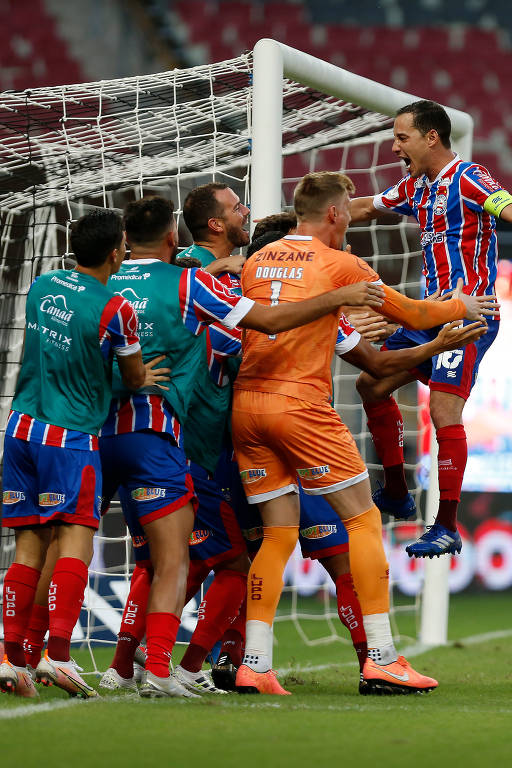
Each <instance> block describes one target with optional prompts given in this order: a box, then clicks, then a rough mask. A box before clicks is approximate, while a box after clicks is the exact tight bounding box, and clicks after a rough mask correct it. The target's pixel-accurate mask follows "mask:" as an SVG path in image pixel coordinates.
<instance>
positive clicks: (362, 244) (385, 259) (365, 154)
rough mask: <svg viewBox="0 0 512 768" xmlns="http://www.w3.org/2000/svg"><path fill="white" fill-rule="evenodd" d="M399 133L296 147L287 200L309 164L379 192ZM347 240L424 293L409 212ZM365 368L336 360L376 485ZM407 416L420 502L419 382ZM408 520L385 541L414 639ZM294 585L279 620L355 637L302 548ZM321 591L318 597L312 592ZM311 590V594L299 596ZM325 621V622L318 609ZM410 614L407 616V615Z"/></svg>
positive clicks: (343, 400)
mask: <svg viewBox="0 0 512 768" xmlns="http://www.w3.org/2000/svg"><path fill="white" fill-rule="evenodd" d="M392 136H393V133H392V131H391V130H389V129H386V128H384V129H383V130H381V131H379V132H378V133H372V134H370V135H368V136H365V137H362V138H359V137H358V138H352V139H349V140H347V141H344V142H336V143H332V144H330V145H327V146H323V147H320V148H315V149H312V150H310V151H308V152H306V153H304V152H303V153H300V154H293V155H291V156H289V157H287V158H286V160H285V164H284V169H285V178H284V181H283V205H284V206H291V204H292V198H293V189H294V187H295V185H296V184H297V182H298V181H299V179H300V178H301V176H302V175H303V174H304V173H307V172H308V171H315V170H331V171H343V172H344V173H346V174H347V175H348V176H350V178H351V179H352V180H353V181H354V183H355V185H356V195H358V196H363V195H373V194H375V193H377V192H381V191H383V190H384V189H386V188H387V187H388V186H390V185H391V184H393V183H396V181H397V180H398V179H399V178H400V177H401V175H402V168H401V164H400V162H399V161H397V160H396V159H395V158H393V157H392V155H391V151H390V149H391V142H392ZM347 242H348V243H349V244H350V245H351V247H352V252H353V253H355V254H357V255H358V256H361V257H362V258H364V259H365V260H367V261H368V262H369V263H370V264H371V266H372V267H373V268H374V269H375V270H376V271H377V272H378V273H379V275H380V276H381V277H382V279H383V280H384V282H386V283H387V284H388V285H390V286H392V287H394V288H396V289H397V290H399V291H401V292H403V293H406V294H407V295H409V296H411V297H412V298H420V297H421V296H422V288H423V282H422V280H421V265H422V257H421V248H420V242H419V232H418V227H417V224H416V223H415V222H414V221H412V220H411V219H407V218H406V217H402V216H396V217H392V218H391V217H390V218H388V219H387V220H386V222H385V223H376V222H375V221H373V222H371V223H368V224H366V225H364V226H362V225H358V226H354V227H352V228H350V229H349V231H348V234H347ZM358 375H359V371H358V370H356V369H355V368H354V367H352V366H351V365H349V364H348V363H345V362H344V361H342V360H340V359H339V358H336V360H335V364H334V398H335V407H336V410H337V411H338V413H339V414H340V415H341V417H342V419H343V421H344V422H345V424H347V426H348V427H349V429H350V431H351V432H352V434H353V436H354V438H355V440H356V442H357V445H358V448H359V450H360V452H361V456H362V457H363V460H364V461H365V463H366V464H367V466H368V469H369V470H370V479H371V484H372V488H374V487H375V486H376V482H377V481H378V480H382V471H381V466H380V464H379V463H378V458H377V456H376V454H375V449H374V447H373V442H372V440H371V436H370V434H369V432H368V428H367V424H366V415H365V413H364V410H363V408H362V406H361V401H360V398H359V396H358V394H357V391H356V388H355V381H356V379H357V377H358ZM395 396H396V399H397V402H398V405H399V407H400V409H401V411H402V414H403V417H404V452H405V460H406V465H405V468H406V477H407V480H408V486H409V489H410V490H411V493H412V494H413V496H414V497H415V499H416V502H417V509H418V510H420V506H421V504H420V501H421V503H423V499H422V498H421V488H420V486H419V484H418V481H417V477H416V469H417V464H416V461H417V442H418V440H420V439H421V436H422V433H423V431H424V428H420V425H421V424H422V423H423V422H422V419H421V416H420V414H419V412H418V410H419V409H418V399H417V386H416V384H411V385H409V386H407V387H403V388H401V389H400V390H399V392H398V393H397V394H396V395H395ZM420 518H421V516H420V515H418V519H417V521H409V523H408V525H407V526H405V525H404V524H400V523H397V522H395V521H392V520H390V521H388V522H385V523H384V526H383V530H384V542H385V547H386V552H387V555H388V560H389V562H390V583H391V587H392V588H391V611H390V613H391V619H392V627H393V634H394V636H395V639H402V640H403V639H410V638H411V635H413V636H415V635H416V632H415V630H416V628H417V624H418V620H419V601H420V596H419V592H420V589H419V588H420V585H421V577H419V576H418V573H417V571H422V564H420V566H419V568H418V566H417V563H416V562H415V561H411V560H410V559H409V558H408V557H407V555H406V553H405V549H404V547H405V542H406V541H407V540H408V539H412V538H414V535H412V534H411V532H413V531H414V529H415V522H419V521H420ZM287 582H288V584H287V586H286V587H285V590H284V594H285V595H286V593H288V594H289V597H288V601H285V600H282V601H281V606H280V615H279V617H278V620H287V619H289V618H290V617H291V618H292V620H293V622H294V624H295V626H296V628H297V632H298V633H299V635H300V637H301V639H302V640H303V642H305V643H307V644H308V645H318V644H323V643H326V642H331V641H335V640H336V641H341V642H349V639H348V638H347V635H346V633H345V632H344V630H343V628H342V627H341V624H340V622H339V619H338V614H337V611H336V602H335V601H334V600H333V599H332V595H333V594H335V590H334V585H333V583H332V581H331V579H330V578H329V577H328V575H327V574H326V572H325V570H324V569H323V568H322V566H321V565H320V564H319V563H318V562H312V561H304V560H302V558H301V555H300V549H299V548H297V550H296V551H295V553H294V556H293V558H292V560H291V561H290V563H289V565H288V569H287ZM312 595H316V600H312V599H311V596H312ZM301 596H302V597H303V598H305V597H310V599H309V600H304V599H302V600H301V599H300V597H301ZM319 613H321V614H322V615H323V618H324V623H323V625H322V626H321V629H320V630H319V625H318V615H319ZM402 615H405V616H407V620H406V621H405V622H403V621H402V620H401V616H402Z"/></svg>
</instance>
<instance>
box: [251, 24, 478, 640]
mask: <svg viewBox="0 0 512 768" xmlns="http://www.w3.org/2000/svg"><path fill="white" fill-rule="evenodd" d="M283 78H288V79H290V80H294V81H297V82H299V83H303V84H304V85H307V86H309V87H310V88H315V89H317V90H318V91H320V92H323V93H326V94H329V95H330V96H334V97H337V98H340V99H343V100H344V101H345V102H352V103H355V104H358V105H360V106H362V107H365V108H366V109H368V110H372V111H374V112H377V113H380V114H382V115H387V116H390V117H393V116H394V115H395V114H396V112H397V110H399V109H400V108H401V107H404V106H405V105H406V104H410V103H411V102H413V101H416V100H417V99H418V98H421V97H418V96H413V95H412V94H409V93H404V92H401V91H398V90H395V89H394V88H390V87H389V86H385V85H382V84H380V83H375V82H374V81H372V80H369V79H367V78H364V77H361V76H359V75H356V74H353V73H352V72H348V71H347V70H342V69H340V68H338V67H336V66H334V65H333V64H330V63H328V62H325V61H322V60H320V59H317V58H315V57H313V56H310V55H308V54H305V53H302V52H300V51H297V50H295V49H293V48H290V47H289V46H287V45H284V44H282V43H279V42H277V41H275V40H270V39H263V40H259V41H258V42H257V43H256V46H255V48H254V85H253V134H252V173H251V218H252V220H253V221H254V219H259V218H262V217H264V216H267V215H269V214H271V213H276V212H278V211H280V210H281V185H282V174H281V155H282V151H283V148H282V129H281V125H282V105H283ZM447 112H448V114H449V116H450V120H451V122H452V138H453V145H454V148H455V150H456V151H457V152H458V153H459V154H460V155H461V157H462V158H463V159H466V160H469V159H471V150H472V140H473V120H472V118H471V116H470V115H469V114H467V113H464V112H460V111H459V110H455V109H451V108H447ZM376 122H377V119H376ZM432 434H434V431H433V430H432ZM432 443H433V445H432V446H431V465H430V466H431V467H435V466H436V465H437V452H436V449H435V448H436V446H435V440H433V441H432ZM438 495H439V489H438V485H437V473H436V472H435V471H434V472H432V471H431V473H430V484H429V489H428V492H427V502H426V511H425V524H426V525H430V524H432V523H433V521H434V518H435V516H436V511H437V502H438ZM449 565H450V559H449V558H447V557H445V558H441V559H439V560H436V561H431V560H429V561H427V563H426V568H425V584H424V590H423V606H422V612H421V629H420V637H419V639H420V641H421V642H422V643H424V644H425V645H439V644H443V643H446V640H447V632H448V602H449V591H448V572H449Z"/></svg>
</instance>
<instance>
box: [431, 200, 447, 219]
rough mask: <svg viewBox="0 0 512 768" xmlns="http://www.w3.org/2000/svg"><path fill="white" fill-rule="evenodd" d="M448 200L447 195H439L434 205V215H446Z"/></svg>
mask: <svg viewBox="0 0 512 768" xmlns="http://www.w3.org/2000/svg"><path fill="white" fill-rule="evenodd" d="M447 205H448V198H447V196H446V195H437V196H436V200H435V203H434V215H435V216H442V215H443V214H445V213H446V208H447Z"/></svg>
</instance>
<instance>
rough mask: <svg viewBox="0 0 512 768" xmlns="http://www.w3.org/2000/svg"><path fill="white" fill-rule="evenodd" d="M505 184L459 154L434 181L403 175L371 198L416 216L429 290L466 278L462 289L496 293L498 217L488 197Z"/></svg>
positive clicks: (381, 206)
mask: <svg viewBox="0 0 512 768" xmlns="http://www.w3.org/2000/svg"><path fill="white" fill-rule="evenodd" d="M501 189H503V186H502V185H501V184H500V183H499V182H497V181H496V180H495V179H494V178H493V177H492V176H491V175H490V174H489V172H488V171H487V169H486V168H484V166H482V165H479V164H478V163H470V162H465V161H462V160H461V159H460V158H459V157H458V156H457V155H456V156H455V157H454V158H453V160H452V161H451V162H450V163H448V165H446V166H445V167H444V168H443V169H442V170H441V171H440V173H439V174H438V176H437V178H436V179H435V180H434V181H433V182H430V181H429V180H428V178H427V176H420V177H419V178H416V179H415V178H412V177H411V176H410V175H407V176H404V177H403V178H402V179H401V180H400V181H399V182H398V184H396V185H395V186H394V187H390V188H389V189H387V190H386V191H385V192H383V193H382V194H380V195H376V196H375V197H374V199H373V204H374V206H375V208H377V209H379V210H391V211H394V212H396V213H400V214H403V215H405V216H414V217H415V218H416V220H417V221H418V224H419V226H420V230H421V246H422V250H423V260H424V269H423V273H424V275H425V279H426V293H427V295H430V294H432V293H434V292H435V291H436V290H437V289H438V288H440V290H441V293H446V292H447V291H450V290H452V289H453V288H455V286H456V284H457V280H458V278H459V277H461V278H462V279H463V281H464V293H467V294H475V295H481V294H490V293H493V292H494V281H495V279H496V270H497V256H498V249H497V239H496V231H495V218H494V216H492V215H491V214H489V213H487V211H486V210H485V209H484V203H485V202H486V200H487V199H488V198H489V197H490V195H492V194H493V193H495V192H496V191H498V190H501Z"/></svg>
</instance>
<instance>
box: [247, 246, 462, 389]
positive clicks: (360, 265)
mask: <svg viewBox="0 0 512 768" xmlns="http://www.w3.org/2000/svg"><path fill="white" fill-rule="evenodd" d="M361 280H366V281H368V282H380V277H379V275H378V274H377V272H375V271H374V270H373V269H372V268H371V267H370V266H369V265H368V264H367V263H366V262H365V261H363V260H362V259H359V258H358V257H357V256H355V255H354V254H352V253H347V252H346V251H338V250H334V249H333V248H328V247H327V246H326V245H324V244H323V243H322V242H321V241H320V240H318V239H317V238H315V237H310V236H306V235H286V237H283V238H282V239H281V240H277V241H276V242H275V243H271V244H270V245H267V246H265V248H263V249H262V250H261V251H258V252H257V253H255V254H254V255H253V256H251V258H250V259H248V261H247V262H246V264H245V265H244V268H243V271H242V291H243V294H244V295H245V296H248V297H249V298H250V299H254V300H255V301H257V302H259V303H260V304H271V305H275V304H281V303H282V302H296V301H301V300H302V299H307V298H311V297H313V296H318V295H319V294H321V293H325V292H326V291H330V290H332V289H334V288H339V287H341V286H343V285H350V284H353V283H358V282H360V281H361ZM384 291H385V301H384V304H383V306H382V307H380V309H379V311H380V312H381V313H382V314H383V315H386V316H387V317H389V318H390V319H392V320H395V321H397V322H399V323H401V324H402V325H409V323H410V324H411V325H412V327H414V328H431V327H433V326H435V325H438V324H440V323H446V322H449V321H450V320H457V319H460V318H463V317H464V316H465V307H464V304H463V303H462V302H461V301H460V300H459V299H451V300H449V301H445V302H425V301H414V300H413V299H408V298H407V297H406V296H402V294H399V293H397V292H396V291H394V290H393V289H392V288H389V287H388V286H384ZM339 317H340V311H336V312H332V313H330V314H328V315H325V316H324V317H321V318H319V319H318V320H315V321H314V322H313V323H309V324H308V325H304V326H302V327H300V328H295V329H293V330H291V331H286V332H284V333H279V334H277V335H275V336H268V335H267V334H264V333H260V332H259V331H253V330H247V329H246V330H244V332H243V359H242V365H241V367H240V371H239V373H238V376H237V379H236V382H235V385H234V386H235V388H236V389H247V390H258V391H261V392H275V393H279V394H283V395H288V396H289V397H297V398H300V399H302V400H307V401H309V402H311V403H325V402H326V401H328V400H330V398H331V360H332V357H333V353H334V347H335V341H336V334H337V329H338V322H339Z"/></svg>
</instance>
